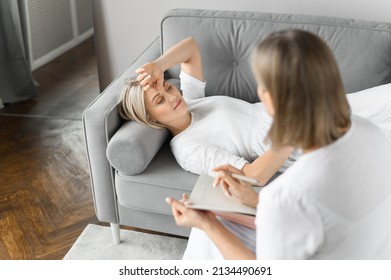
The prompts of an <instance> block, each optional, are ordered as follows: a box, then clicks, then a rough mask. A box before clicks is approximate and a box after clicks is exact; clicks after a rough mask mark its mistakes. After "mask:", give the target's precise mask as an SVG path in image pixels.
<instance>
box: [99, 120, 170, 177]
mask: <svg viewBox="0 0 391 280" xmlns="http://www.w3.org/2000/svg"><path fill="white" fill-rule="evenodd" d="M168 135H169V132H168V131H167V130H165V129H162V130H157V129H153V128H150V127H147V126H145V125H142V124H139V123H137V122H135V121H127V122H125V123H124V124H123V125H122V126H121V127H120V129H119V130H118V131H117V132H116V133H115V134H114V136H113V137H112V138H111V139H110V142H109V144H108V146H107V149H106V156H107V159H108V160H109V162H110V164H111V165H112V166H113V167H114V168H115V169H116V170H118V171H119V172H120V173H122V174H125V175H135V174H139V173H141V172H142V171H143V170H144V169H145V168H146V167H147V166H148V164H149V163H150V162H151V160H152V159H153V158H154V156H155V155H156V153H157V152H158V151H159V149H160V147H161V146H162V145H163V143H164V142H165V141H166V139H167V138H168Z"/></svg>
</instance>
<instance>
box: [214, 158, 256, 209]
mask: <svg viewBox="0 0 391 280" xmlns="http://www.w3.org/2000/svg"><path fill="white" fill-rule="evenodd" d="M213 171H216V172H218V174H217V176H216V179H215V181H214V184H213V186H214V187H218V186H219V185H221V187H222V189H223V191H224V193H225V195H227V196H230V197H232V196H233V197H235V198H236V199H238V200H239V201H241V202H242V203H243V204H246V205H249V206H251V207H254V208H256V207H257V204H258V193H257V192H256V191H254V190H253V189H252V188H251V186H252V185H255V186H260V185H261V184H260V183H259V182H258V181H257V180H256V179H253V178H249V177H246V176H244V174H243V172H242V171H241V170H238V169H236V168H235V167H233V166H231V165H222V166H218V167H216V168H214V169H213Z"/></svg>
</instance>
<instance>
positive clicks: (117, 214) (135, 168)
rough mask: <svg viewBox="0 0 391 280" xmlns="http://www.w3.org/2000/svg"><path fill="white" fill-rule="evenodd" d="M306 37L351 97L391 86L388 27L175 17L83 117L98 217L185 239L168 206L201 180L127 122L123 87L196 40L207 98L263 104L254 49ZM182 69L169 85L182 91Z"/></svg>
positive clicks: (213, 14) (184, 13)
mask: <svg viewBox="0 0 391 280" xmlns="http://www.w3.org/2000/svg"><path fill="white" fill-rule="evenodd" d="M290 28H298V29H306V30H309V31H312V32H314V33H316V34H318V35H319V36H321V37H322V38H323V39H324V40H325V41H326V42H327V43H328V44H329V46H330V47H331V48H332V50H333V51H334V54H335V56H336V58H337V61H338V64H339V66H340V70H341V74H342V77H343V81H344V85H345V88H346V91H347V92H348V93H350V92H355V91H359V90H362V89H366V88H370V87H373V86H377V85H381V84H385V83H389V82H391V24H390V23H380V22H368V21H360V20H351V19H341V18H333V17H320V16H309V15H292V14H270V13H258V12H235V11H210V10H179V9H178V10H172V11H170V12H168V13H167V14H166V15H165V16H164V18H163V19H162V21H161V34H160V36H159V37H158V38H157V39H156V40H154V41H153V42H152V43H151V45H150V46H149V47H148V48H147V49H146V50H145V51H144V52H143V53H142V54H141V55H140V56H139V57H138V58H137V60H136V61H135V62H134V63H133V64H132V65H130V66H129V67H128V68H127V69H126V70H125V71H124V72H123V73H122V74H121V75H119V76H118V77H117V78H116V79H115V80H114V81H113V82H112V83H111V84H110V85H109V86H108V87H107V88H106V90H104V91H103V92H102V93H101V94H100V95H99V96H98V97H97V98H96V99H95V100H94V101H93V102H92V103H91V104H90V105H89V107H88V108H86V110H85V112H84V114H83V125H84V130H85V141H86V147H87V155H88V162H89V167H90V172H91V182H92V193H93V199H94V205H95V211H96V215H97V217H98V219H99V220H100V221H102V222H109V223H111V226H112V229H113V234H114V235H113V236H114V241H115V242H116V243H118V242H119V225H128V226H133V227H138V228H143V229H149V230H154V231H159V232H165V233H170V234H175V235H181V236H187V235H188V234H189V229H186V228H180V227H177V226H176V225H175V222H174V219H173V217H172V215H171V211H170V208H169V207H168V206H167V205H166V203H165V201H164V199H165V197H167V196H172V197H176V198H179V197H181V195H182V193H190V192H191V189H192V186H193V184H194V182H195V181H196V179H197V175H195V174H191V173H189V172H186V171H184V170H183V169H181V168H180V167H179V165H178V164H177V163H176V161H175V159H174V158H173V156H172V154H171V152H170V147H169V138H170V137H169V135H168V133H167V131H157V130H153V129H151V128H148V127H145V126H142V125H139V124H137V123H136V122H124V121H123V120H122V119H121V118H120V117H119V115H118V111H117V104H118V97H119V94H120V91H121V87H122V85H123V84H124V80H125V79H126V78H128V77H132V76H134V75H135V74H134V70H135V69H136V68H137V67H139V66H140V65H142V64H144V63H146V62H148V61H152V60H154V59H156V58H157V57H158V56H159V55H160V54H161V53H162V52H164V51H165V50H167V49H168V48H169V47H170V46H172V45H173V44H175V43H176V42H178V41H180V40H181V39H183V38H185V37H188V36H192V37H194V38H195V39H196V40H197V41H198V43H199V45H200V49H201V54H202V58H203V68H204V75H205V79H206V81H207V86H206V95H207V96H209V95H229V96H233V97H236V98H241V99H243V100H246V101H249V102H258V97H257V94H256V83H255V80H254V78H253V76H252V73H251V69H250V64H249V58H250V55H251V52H252V49H253V47H254V45H255V44H256V43H257V42H259V41H260V40H261V39H262V38H264V37H265V36H266V35H268V34H269V33H271V32H273V31H277V30H282V29H290ZM178 74H179V68H178V67H174V68H172V69H169V70H168V71H166V73H165V75H166V79H170V80H171V82H174V83H176V84H177V85H178V84H179V80H178Z"/></svg>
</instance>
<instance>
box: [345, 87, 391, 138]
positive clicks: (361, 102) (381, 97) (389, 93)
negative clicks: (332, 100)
mask: <svg viewBox="0 0 391 280" xmlns="http://www.w3.org/2000/svg"><path fill="white" fill-rule="evenodd" d="M347 98H348V101H349V104H350V107H351V109H352V113H353V114H354V115H358V116H361V117H363V118H366V119H369V120H371V121H372V122H373V123H375V124H376V125H378V126H379V127H380V128H381V129H382V130H383V131H384V132H385V134H386V136H387V138H388V139H389V140H390V141H391V83H389V84H385V85H381V86H377V87H373V88H369V89H365V90H362V91H358V92H355V93H350V94H348V95H347Z"/></svg>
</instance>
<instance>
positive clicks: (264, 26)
mask: <svg viewBox="0 0 391 280" xmlns="http://www.w3.org/2000/svg"><path fill="white" fill-rule="evenodd" d="M292 28H295V29H305V30H307V31H311V32H313V33H316V34H318V35H319V36H320V37H322V38H323V39H324V40H325V41H326V43H327V44H328V45H329V46H330V47H331V49H332V50H333V52H334V55H335V56H336V59H337V62H338V64H339V67H340V71H341V75H342V79H343V81H344V85H345V89H346V91H347V92H348V93H349V92H355V91H359V90H362V89H365V88H370V87H373V86H377V85H381V84H385V83H390V82H391V23H379V22H370V21H362V20H351V19H341V18H333V17H322V16H308V15H292V14H270V13H259V12H234V11H211V10H192V9H184V10H182V9H180V10H172V11H170V12H168V13H167V14H166V15H165V17H164V18H163V20H162V22H161V48H162V52H165V51H166V50H167V49H168V48H169V47H171V46H172V45H174V44H175V43H177V42H178V41H180V40H182V39H184V38H186V37H188V36H192V37H194V38H195V39H196V40H197V42H198V43H199V45H200V48H201V54H202V60H203V69H204V77H205V80H206V82H207V84H206V95H207V96H209V95H228V96H232V97H236V98H240V99H243V100H246V101H248V102H258V101H259V100H258V97H257V94H256V82H255V79H254V77H253V75H252V72H251V66H250V57H251V53H252V51H253V49H254V47H255V45H256V44H257V43H258V42H259V41H261V40H262V39H263V38H265V37H266V36H267V35H268V34H270V33H272V32H275V31H278V30H284V29H292ZM167 72H168V77H167V78H178V75H179V67H178V66H177V67H173V68H172V69H170V70H168V71H167Z"/></svg>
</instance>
